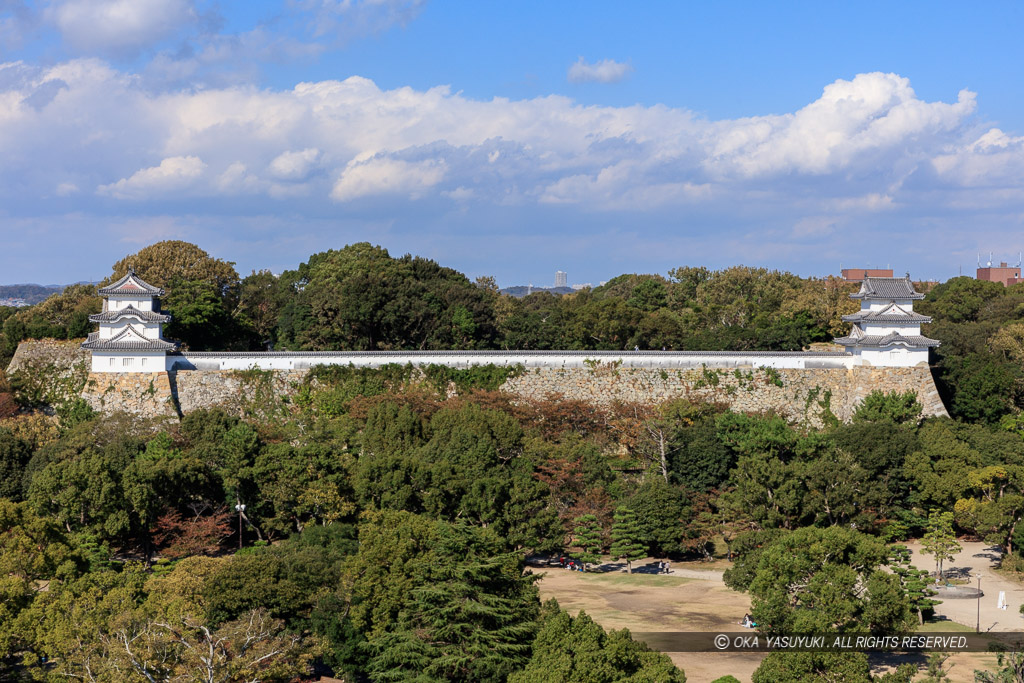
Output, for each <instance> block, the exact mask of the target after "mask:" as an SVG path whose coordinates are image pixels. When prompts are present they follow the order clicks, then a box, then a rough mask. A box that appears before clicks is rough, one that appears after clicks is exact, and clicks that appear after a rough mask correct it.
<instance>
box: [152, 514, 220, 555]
mask: <svg viewBox="0 0 1024 683" xmlns="http://www.w3.org/2000/svg"><path fill="white" fill-rule="evenodd" d="M205 512H206V509H201V510H199V511H198V512H197V513H196V514H194V515H192V516H191V517H183V516H182V514H181V513H180V512H178V511H177V510H167V511H166V512H164V514H162V515H160V517H159V518H158V519H157V520H156V528H155V529H154V530H153V540H154V541H155V542H156V544H157V546H158V547H160V548H161V549H162V550H161V552H162V554H163V555H164V556H165V557H167V558H170V559H172V560H175V559H178V558H180V557H190V556H192V555H211V554H213V553H215V552H217V551H218V550H220V547H221V544H222V543H223V542H224V539H226V538H227V537H228V536H230V535H231V515H230V513H229V512H228V511H227V509H226V508H220V509H219V510H215V511H212V512H210V514H203V513H205Z"/></svg>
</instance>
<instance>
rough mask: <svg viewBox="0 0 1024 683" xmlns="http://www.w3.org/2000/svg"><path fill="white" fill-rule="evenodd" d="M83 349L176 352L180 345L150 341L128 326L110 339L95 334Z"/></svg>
mask: <svg viewBox="0 0 1024 683" xmlns="http://www.w3.org/2000/svg"><path fill="white" fill-rule="evenodd" d="M82 348H83V349H89V350H91V351H174V350H176V349H177V348H178V345H177V344H176V343H174V342H169V341H165V340H163V339H149V338H148V337H146V336H144V335H143V334H142V333H141V332H139V331H138V330H136V329H135V328H134V327H132V326H131V325H128V326H127V327H125V328H124V329H123V330H122V331H121V332H119V333H118V334H116V335H115V336H113V337H111V338H110V339H100V333H99V332H93V333H92V334H90V335H89V336H88V338H87V339H86V340H85V342H84V343H83V344H82Z"/></svg>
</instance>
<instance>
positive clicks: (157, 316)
mask: <svg viewBox="0 0 1024 683" xmlns="http://www.w3.org/2000/svg"><path fill="white" fill-rule="evenodd" d="M127 317H135V318H138V319H139V320H141V321H143V322H147V323H169V322H170V321H171V316H169V315H165V314H163V313H156V312H154V311H140V310H139V309H137V308H135V307H134V306H125V307H124V308H121V309H118V310H116V311H103V312H102V313H96V314H95V315H90V316H89V321H90V322H94V323H112V322H115V321H117V320H120V319H121V318H127Z"/></svg>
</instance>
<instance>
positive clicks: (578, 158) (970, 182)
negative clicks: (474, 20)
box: [0, 59, 1024, 235]
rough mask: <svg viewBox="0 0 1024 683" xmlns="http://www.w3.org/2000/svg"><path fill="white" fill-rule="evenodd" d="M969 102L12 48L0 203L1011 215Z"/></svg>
mask: <svg viewBox="0 0 1024 683" xmlns="http://www.w3.org/2000/svg"><path fill="white" fill-rule="evenodd" d="M974 111H975V99H974V94H973V93H971V92H968V91H963V92H961V93H959V94H958V95H956V97H955V99H953V100H952V101H948V102H944V101H926V100H924V99H922V98H920V97H919V96H918V95H917V94H916V93H915V92H914V90H913V88H912V87H911V86H910V83H909V82H908V81H907V79H905V78H902V77H900V76H897V75H894V74H882V73H872V74H861V75H858V76H856V77H855V78H853V79H851V80H838V81H836V82H834V83H831V84H828V85H826V86H825V87H824V88H823V91H822V93H821V96H820V97H818V98H816V99H815V100H814V101H813V102H810V103H808V104H807V105H806V106H804V107H802V108H800V109H798V110H797V111H794V112H791V113H788V114H781V115H772V116H760V117H750V118H743V119H734V120H717V121H711V120H706V119H702V118H700V117H697V116H695V115H694V114H693V113H692V112H689V111H687V110H684V109H674V108H670V107H665V106H661V105H657V106H650V107H646V106H640V105H634V106H629V107H612V106H582V105H580V104H577V103H576V102H574V101H573V100H571V99H569V98H567V97H562V96H548V97H538V98H534V99H529V100H507V99H503V98H495V99H492V100H477V99H472V98H469V97H466V96H465V95H463V94H461V93H453V92H452V91H451V89H450V88H448V87H445V86H439V87H435V88H430V89H426V90H417V89H413V88H408V87H403V88H395V89H390V90H386V89H381V88H380V87H378V86H377V85H376V84H375V83H374V82H373V81H371V80H369V79H366V78H361V77H357V76H353V77H350V78H347V79H345V80H338V81H334V80H330V81H319V82H309V83H299V84H298V85H296V86H295V87H294V88H291V89H285V90H273V89H258V88H254V87H245V86H233V87H220V88H218V87H209V88H206V89H170V90H163V91H159V90H153V89H151V88H150V87H147V83H145V82H144V79H143V78H141V77H138V76H135V75H131V74H126V73H124V72H121V71H119V70H117V69H114V68H112V67H111V66H110V65H108V64H105V63H103V62H100V61H97V60H91V59H78V60H72V61H68V62H63V63H60V64H57V65H54V66H52V67H38V66H29V65H26V64H22V63H8V64H0V158H3V159H4V160H5V163H4V164H3V166H2V167H0V201H2V202H3V204H4V205H5V206H14V205H18V204H19V203H20V204H22V205H26V206H27V205H29V204H30V203H31V202H33V201H37V200H38V199H39V198H42V197H50V196H52V195H53V194H54V192H55V190H54V188H55V186H56V185H57V183H67V184H68V187H66V188H65V189H64V190H61V191H59V192H58V194H63V195H64V196H67V197H71V196H73V197H74V198H75V199H74V201H76V202H83V203H84V202H88V201H90V198H93V199H92V201H95V199H94V198H95V196H96V195H100V196H102V197H106V198H114V199H117V200H131V201H132V202H133V203H134V204H136V205H137V204H139V203H145V202H147V201H149V200H154V201H160V202H162V203H166V202H180V203H181V204H182V206H184V207H188V209H189V210H191V209H192V207H193V206H194V204H195V202H196V200H208V199H209V200H217V199H221V200H224V201H225V202H228V205H230V200H231V198H235V197H242V196H244V197H246V198H247V199H246V200H245V202H244V203H242V202H240V203H239V204H238V205H237V206H238V207H240V208H241V207H246V208H247V207H248V206H249V204H250V203H251V201H256V200H260V199H262V200H267V201H271V200H272V202H293V203H292V208H293V210H294V211H296V212H298V214H302V213H303V212H306V211H315V212H320V213H321V214H322V213H324V212H329V211H331V210H336V209H337V207H338V204H344V203H349V202H353V201H355V200H360V199H366V198H372V197H378V196H379V197H387V198H389V207H390V209H391V210H395V211H397V210H398V207H400V206H401V205H402V202H405V201H409V200H417V199H423V198H436V199H438V200H439V201H438V203H437V205H445V206H449V207H455V206H465V205H470V206H471V207H473V209H474V210H481V211H482V210H484V208H486V207H494V206H501V207H530V206H532V207H547V208H548V209H549V210H551V209H552V207H559V209H558V210H560V211H561V210H573V211H578V212H581V213H587V212H590V213H593V212H595V211H597V210H613V211H625V212H634V213H635V212H640V213H644V214H647V215H654V214H656V213H658V212H662V213H663V214H664V213H666V212H668V213H671V212H672V211H676V210H678V209H686V210H691V209H693V210H696V209H699V210H700V211H702V212H705V213H708V212H711V213H714V212H726V213H736V212H740V211H744V210H749V211H750V212H751V213H752V214H756V213H758V210H756V209H754V208H750V209H746V208H745V207H767V208H770V209H771V210H772V211H781V209H779V208H778V207H782V206H785V207H788V208H787V210H788V211H790V212H791V213H798V214H800V215H798V216H796V217H793V216H789V217H787V218H786V219H785V220H780V222H779V225H778V226H777V227H778V229H779V230H780V231H781V232H780V234H789V232H790V231H791V230H792V229H793V226H794V225H799V226H800V227H799V228H798V231H800V232H801V234H804V235H814V234H818V235H822V234H825V233H824V232H823V231H821V230H820V229H818V228H815V227H814V226H815V225H817V224H819V223H815V222H814V221H812V222H810V223H802V224H801V223H800V219H801V218H805V217H812V218H815V221H817V219H818V217H824V218H822V219H821V220H823V221H825V222H824V223H821V224H825V225H827V224H828V222H827V221H826V220H825V219H827V218H828V217H829V216H835V215H840V214H842V215H861V216H866V215H870V214H880V213H884V212H886V211H888V210H890V209H893V208H895V207H899V208H900V209H901V210H904V209H908V208H912V207H915V206H921V207H928V210H929V211H934V210H938V209H940V208H941V207H943V206H953V205H954V203H955V202H961V203H962V202H966V201H968V200H971V199H972V198H973V200H974V201H980V199H979V197H980V196H981V195H979V194H978V191H979V189H984V190H985V191H986V192H987V193H989V194H986V195H985V197H984V200H985V201H987V202H989V203H990V204H991V205H992V206H1007V207H1011V208H1012V211H1014V212H1016V213H1017V214H1019V213H1020V212H1021V211H1024V206H1020V205H1019V202H1020V200H1021V196H1022V192H1024V188H1022V184H1024V181H1022V180H1021V178H1024V138H1021V137H1018V136H1015V135H1012V134H1010V133H1006V132H1003V131H1002V130H999V129H995V128H988V129H982V130H979V129H977V128H976V125H977V124H976V122H975V119H974ZM55 179H56V180H55ZM71 186H73V187H75V188H80V189H81V191H80V192H74V191H72V190H70V187H71ZM965 193H973V194H970V196H967V195H966V194H965ZM470 200H471V201H470ZM235 201H239V200H235ZM481 207H484V208H481ZM418 208H419V209H420V210H422V204H421V205H418ZM1008 210H1009V209H1008ZM816 230H817V232H815V231H816Z"/></svg>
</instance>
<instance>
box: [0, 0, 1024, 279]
mask: <svg viewBox="0 0 1024 683" xmlns="http://www.w3.org/2000/svg"><path fill="white" fill-rule="evenodd" d="M1022 7H1024V6H1021V5H1018V4H1013V3H984V4H982V5H980V8H979V9H974V8H970V9H969V8H967V6H966V5H964V4H962V3H937V2H928V3H925V2H906V3H846V4H840V3H822V2H815V3H809V2H808V3H799V2H789V3H754V2H750V3H737V2H733V3H727V2H722V3H678V2H673V3H668V2H666V3H656V2H650V3H621V2H618V3H611V2H558V3H552V2H516V3H499V2H477V3H466V2H433V1H431V0H424V1H422V2H418V1H416V0H292V1H290V2H269V1H250V2H206V1H203V0H51V1H50V2H40V3H25V2H21V1H20V0H0V283H11V282H23V281H35V282H47V283H49V282H67V281H74V280H80V279H99V278H101V277H103V276H105V275H107V274H108V273H109V270H110V266H111V264H113V262H114V261H116V260H118V259H119V258H121V257H123V256H124V255H125V254H128V253H131V252H134V251H137V250H138V249H139V248H141V247H143V246H145V245H146V244H149V243H151V242H153V241H156V240H160V239H171V238H174V239H185V240H188V241H191V242H195V243H197V244H199V245H200V246H202V247H203V248H205V249H207V250H208V251H210V252H211V253H213V254H214V255H216V256H220V257H223V258H227V259H230V260H233V261H236V262H237V264H238V270H239V271H240V272H241V273H242V274H246V273H248V272H249V271H251V270H252V269H260V268H269V269H271V270H274V271H275V272H279V271H280V270H283V269H285V268H291V267H294V266H295V265H297V264H298V263H299V262H300V261H303V260H305V259H306V258H307V257H308V256H309V255H310V254H312V253H314V252H317V251H322V250H325V249H328V248H338V247H341V246H343V245H345V244H347V243H351V242H356V241H369V242H373V243H377V244H381V245H383V246H385V247H387V248H388V249H389V250H390V251H391V252H392V253H393V254H396V255H397V254H402V253H407V252H411V253H414V254H420V255H424V256H428V257H431V258H434V259H436V260H437V261H439V262H440V263H442V264H444V265H448V266H451V267H454V268H458V269H459V270H462V271H463V272H465V273H467V274H468V275H470V276H471V277H475V276H478V275H493V276H495V277H496V278H497V279H498V282H499V283H500V284H502V285H511V284H522V283H527V282H533V283H534V284H537V285H550V284H551V281H552V280H553V278H554V271H555V270H558V269H561V270H565V271H568V273H569V280H570V282H571V283H576V282H593V283H595V284H596V283H597V282H598V281H600V280H604V279H608V278H610V277H612V276H614V275H617V274H619V273H623V272H656V273H663V274H664V273H666V272H667V271H668V270H669V269H671V268H674V267H676V266H681V265H707V266H710V267H716V268H717V267H726V266H729V265H734V264H739V263H742V264H746V265H756V266H764V267H769V268H779V269H786V270H791V271H793V272H796V273H799V274H802V275H823V274H827V273H830V272H832V273H834V272H837V271H838V269H839V267H840V264H842V265H844V266H868V265H871V266H885V265H886V264H890V265H891V266H892V267H893V268H895V269H896V270H898V271H900V272H902V271H906V270H909V271H910V272H911V273H912V274H913V275H915V276H918V277H928V278H937V279H945V278H947V277H950V276H954V275H956V274H957V272H958V270H959V269H960V268H961V267H963V269H964V271H965V272H973V268H974V267H975V260H976V254H977V253H978V252H983V253H987V252H989V251H992V252H994V253H995V259H996V260H1012V261H1016V254H1017V252H1018V251H1020V250H1021V249H1024V239H1022V238H1021V234H1022V231H1021V228H1022V221H1024V107H1022V106H1021V101H1020V100H1021V98H1022V93H1024V87H1022V86H1024V82H1022V81H1024V70H1021V69H1020V68H1019V65H1020V64H1021V63H1022V62H1024V59H1022V57H1024V55H1022V54H1021V53H1022V51H1024V48H1022V47H1021V45H1022V41H1020V40H1019V37H1018V35H1017V34H1018V33H1019V27H1020V26H1021V24H1022V22H1021V19H1022V18H1024V16H1022V15H1024V9H1022Z"/></svg>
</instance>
